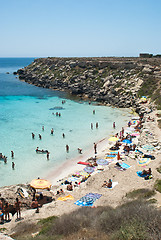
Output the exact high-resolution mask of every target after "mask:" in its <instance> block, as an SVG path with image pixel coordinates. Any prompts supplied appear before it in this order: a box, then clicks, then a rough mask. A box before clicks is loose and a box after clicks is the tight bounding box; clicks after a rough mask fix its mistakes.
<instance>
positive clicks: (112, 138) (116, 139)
mask: <svg viewBox="0 0 161 240" xmlns="http://www.w3.org/2000/svg"><path fill="white" fill-rule="evenodd" d="M118 140H119V139H118V138H117V137H110V138H109V139H108V141H110V142H116V141H118Z"/></svg>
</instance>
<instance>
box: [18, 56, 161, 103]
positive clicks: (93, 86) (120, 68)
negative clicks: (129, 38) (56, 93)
mask: <svg viewBox="0 0 161 240" xmlns="http://www.w3.org/2000/svg"><path fill="white" fill-rule="evenodd" d="M14 74H15V73H14ZM17 74H18V75H19V79H21V80H24V81H25V82H27V83H29V84H34V85H36V86H38V87H43V88H51V89H56V90H60V91H67V92H70V93H71V94H74V95H77V96H78V97H81V98H83V99H90V100H94V101H98V102H101V103H104V104H110V105H113V106H117V107H121V108H122V107H131V106H133V107H135V108H137V107H138V106H139V105H138V100H137V99H138V98H137V95H138V93H139V91H140V89H141V88H142V85H143V83H145V81H148V80H149V79H156V78H161V59H155V58H153V59H145V58H144V59H143V58H39V59H35V60H34V62H33V63H32V64H30V65H29V66H27V67H25V68H23V69H19V70H18V71H17ZM141 93H142V92H140V94H141Z"/></svg>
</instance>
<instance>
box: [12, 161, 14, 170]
mask: <svg viewBox="0 0 161 240" xmlns="http://www.w3.org/2000/svg"><path fill="white" fill-rule="evenodd" d="M12 169H13V170H14V169H15V163H14V162H12Z"/></svg>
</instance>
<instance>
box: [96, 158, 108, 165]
mask: <svg viewBox="0 0 161 240" xmlns="http://www.w3.org/2000/svg"><path fill="white" fill-rule="evenodd" d="M96 162H97V164H99V165H108V164H109V162H108V161H107V160H106V159H98V160H97V161H96Z"/></svg>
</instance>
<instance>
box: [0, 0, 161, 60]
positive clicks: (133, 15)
mask: <svg viewBox="0 0 161 240" xmlns="http://www.w3.org/2000/svg"><path fill="white" fill-rule="evenodd" d="M0 34H1V35H0V57H102V56H107V57H108V56H118V57H122V56H124V57H131V56H133V57H137V56H139V53H141V52H142V53H143V52H145V53H147V52H148V53H152V54H161V0H155V1H154V0H0Z"/></svg>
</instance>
